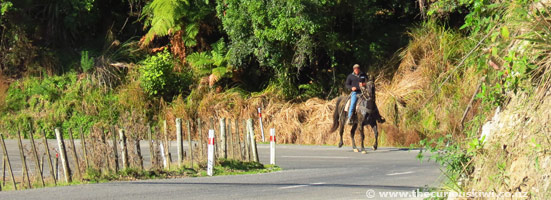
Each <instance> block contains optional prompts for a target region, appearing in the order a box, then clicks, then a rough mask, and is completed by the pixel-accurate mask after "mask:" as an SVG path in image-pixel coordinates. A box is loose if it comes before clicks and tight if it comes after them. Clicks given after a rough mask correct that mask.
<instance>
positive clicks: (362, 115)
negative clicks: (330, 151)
mask: <svg viewBox="0 0 551 200" xmlns="http://www.w3.org/2000/svg"><path fill="white" fill-rule="evenodd" d="M360 89H361V91H362V93H361V94H360V95H358V101H357V102H356V109H355V110H354V114H353V115H352V119H351V120H352V122H353V124H352V129H351V130H350V138H351V139H352V149H354V151H355V152H359V151H361V152H362V153H367V152H366V151H365V148H364V139H365V136H364V126H365V125H369V126H371V128H372V129H373V133H374V134H375V144H373V150H377V143H378V138H379V132H378V130H377V121H379V122H381V123H383V122H384V119H383V118H382V117H381V115H380V114H379V110H378V109H377V106H376V104H375V84H374V83H373V81H368V82H367V83H366V84H365V86H360ZM349 98H350V96H340V97H338V98H337V104H336V106H335V112H334V113H333V126H332V127H331V130H330V131H329V132H330V133H332V132H335V130H337V128H339V135H340V142H339V148H341V147H342V145H343V141H342V134H343V132H344V125H345V124H346V119H347V117H348V113H347V112H346V111H344V107H345V106H346V103H347V102H346V101H347V100H348V99H349ZM358 127H359V131H360V137H361V147H362V148H361V149H360V150H358V149H357V148H356V142H355V141H354V135H355V132H356V128H358Z"/></svg>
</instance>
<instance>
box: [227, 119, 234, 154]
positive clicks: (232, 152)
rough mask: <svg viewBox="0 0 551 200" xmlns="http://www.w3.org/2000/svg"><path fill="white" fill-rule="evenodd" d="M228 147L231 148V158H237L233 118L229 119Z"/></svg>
mask: <svg viewBox="0 0 551 200" xmlns="http://www.w3.org/2000/svg"><path fill="white" fill-rule="evenodd" d="M227 141H228V144H229V145H228V149H229V152H230V154H229V155H230V156H231V158H235V154H234V152H235V151H234V148H233V147H234V146H233V135H232V133H231V119H228V139H227Z"/></svg>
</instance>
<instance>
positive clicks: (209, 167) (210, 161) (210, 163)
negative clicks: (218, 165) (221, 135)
mask: <svg viewBox="0 0 551 200" xmlns="http://www.w3.org/2000/svg"><path fill="white" fill-rule="evenodd" d="M213 168H214V130H212V129H211V130H209V143H208V161H207V175H209V176H212V169H213Z"/></svg>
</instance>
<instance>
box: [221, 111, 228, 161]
mask: <svg viewBox="0 0 551 200" xmlns="http://www.w3.org/2000/svg"><path fill="white" fill-rule="evenodd" d="M220 153H221V154H222V157H223V158H228V150H227V143H226V118H223V117H222V118H221V119H220Z"/></svg>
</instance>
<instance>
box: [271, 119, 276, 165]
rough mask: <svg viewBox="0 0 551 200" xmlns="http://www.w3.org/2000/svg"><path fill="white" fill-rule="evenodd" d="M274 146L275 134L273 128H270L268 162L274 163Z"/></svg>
mask: <svg viewBox="0 0 551 200" xmlns="http://www.w3.org/2000/svg"><path fill="white" fill-rule="evenodd" d="M275 146H276V136H275V128H272V129H270V164H271V165H275V162H276V161H275V160H276V159H275V151H276V150H275Z"/></svg>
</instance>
